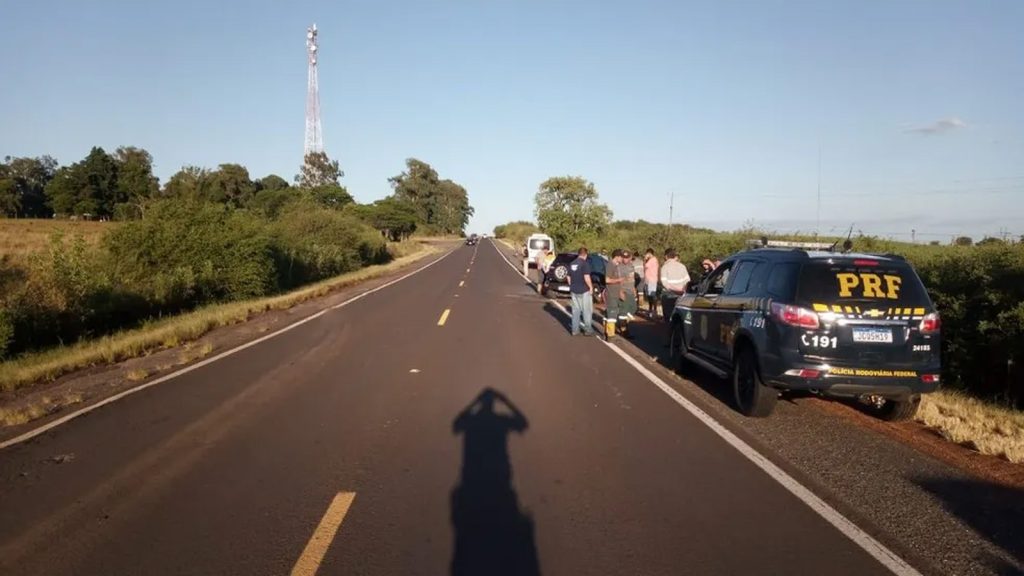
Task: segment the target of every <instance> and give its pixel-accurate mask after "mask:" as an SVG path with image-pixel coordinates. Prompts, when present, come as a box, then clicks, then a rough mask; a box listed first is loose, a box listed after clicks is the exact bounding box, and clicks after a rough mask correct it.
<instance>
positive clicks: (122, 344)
mask: <svg viewBox="0 0 1024 576" xmlns="http://www.w3.org/2000/svg"><path fill="white" fill-rule="evenodd" d="M418 246H419V248H418V249H417V250H415V251H414V252H411V253H408V254H406V255H405V256H401V257H399V258H397V259H395V260H394V261H392V262H390V263H388V264H383V265H379V266H370V267H367V268H363V269H361V270H357V271H355V272H351V273H348V274H342V275H340V276H336V277H334V278H330V279H328V280H324V281H321V282H318V283H316V284H311V285H309V286H306V287H304V288H300V289H298V290H294V291H292V292H289V293H286V294H282V295H279V296H272V297H268V298H259V299H254V300H246V301H241V302H232V303H228V304H218V305H213V306H208V307H205V308H202V309H199V310H196V311H193V312H190V313H187V314H182V315H180V316H175V317H171V318H166V319H163V320H160V321H157V322H153V323H151V324H149V325H146V326H143V327H141V328H137V329H135V330H128V331H124V332H119V333H116V334H112V335H110V336H105V337H103V338H99V339H96V340H90V341H85V342H80V343H78V344H75V345H72V346H66V347H61V348H55V349H51V350H47V351H43V352H38V353H31V354H27V355H25V356H22V357H19V358H16V359H12V360H9V361H7V362H3V363H0V390H4V391H11V390H16V389H19V388H24V387H27V386H31V385H33V384H35V383H37V382H43V381H52V380H55V379H57V378H59V377H60V376H63V375H64V374H68V373H70V372H73V371H75V370H81V369H83V368H89V367H92V366H100V365H107V364H113V363H116V362H120V361H123V360H127V359H129V358H137V357H140V356H144V355H146V354H149V353H151V352H153V351H156V350H161V349H167V348H174V347H177V346H179V345H181V344H183V343H188V342H192V341H194V340H196V339H198V338H199V337H201V336H202V335H204V334H206V333H208V332H210V331H211V330H214V329H215V328H219V327H222V326H229V325H232V324H237V323H240V322H244V321H246V320H247V319H249V318H250V317H251V316H253V315H255V314H259V313H262V312H267V311H271V310H285V309H288V308H291V307H292V306H295V305H297V304H299V303H302V302H305V301H308V300H311V299H313V298H318V297H320V296H324V295H326V294H328V293H330V292H333V291H335V290H338V289H340V288H344V287H346V286H351V285H353V284H357V283H359V282H363V281H366V280H370V279H372V278H377V277H379V276H383V275H385V274H388V273H390V272H392V271H394V270H397V269H399V268H401V267H402V266H405V265H407V264H409V263H410V262H413V261H415V260H418V259H420V258H422V257H424V256H426V255H429V254H431V253H434V252H437V251H438V249H437V248H435V247H431V246H428V245H426V244H418ZM403 250H404V251H408V250H410V248H409V247H408V246H405V247H403ZM212 351H213V348H212V346H211V345H209V344H205V345H204V346H202V347H198V348H197V347H189V348H188V349H185V350H183V351H182V358H181V360H182V362H183V363H184V362H189V361H191V360H194V359H197V358H201V357H203V356H206V355H208V354H210V353H211V352H212Z"/></svg>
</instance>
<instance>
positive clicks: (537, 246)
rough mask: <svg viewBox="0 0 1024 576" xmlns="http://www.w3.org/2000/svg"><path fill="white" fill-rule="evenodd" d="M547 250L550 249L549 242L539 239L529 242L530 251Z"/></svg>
mask: <svg viewBox="0 0 1024 576" xmlns="http://www.w3.org/2000/svg"><path fill="white" fill-rule="evenodd" d="M549 248H551V241H550V240H541V239H540V238H535V239H533V240H530V250H544V249H549Z"/></svg>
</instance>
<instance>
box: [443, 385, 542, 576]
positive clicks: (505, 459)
mask: <svg viewBox="0 0 1024 576" xmlns="http://www.w3.org/2000/svg"><path fill="white" fill-rule="evenodd" d="M527 426H528V423H527V420H526V417H525V416H524V415H523V414H522V412H520V411H519V409H518V408H516V407H515V405H513V404H512V402H511V401H509V399H508V398H506V397H505V395H504V394H502V393H501V392H498V391H496V390H493V389H491V388H486V389H484V390H483V391H482V392H481V393H480V394H479V395H478V396H477V397H476V398H475V399H474V400H473V402H472V403H471V404H470V405H469V406H468V407H466V409H465V410H463V411H462V412H461V413H460V414H459V415H458V416H457V417H456V418H455V421H454V422H453V423H452V430H453V433H454V434H456V435H458V434H461V435H462V436H463V444H462V446H463V448H462V473H461V475H460V478H459V484H458V485H457V486H456V487H455V488H454V489H453V490H452V494H451V520H452V527H453V529H454V530H455V552H454V554H453V557H452V565H451V569H452V576H478V575H485V574H487V575H496V576H504V575H507V576H539V575H540V565H539V562H538V558H537V546H536V543H535V541H534V530H533V519H532V518H530V517H529V516H528V515H526V514H524V513H523V512H522V511H520V509H519V501H518V498H517V496H516V492H515V490H514V489H513V488H512V464H511V462H510V461H509V454H508V436H509V433H511V432H518V433H523V432H525V431H526V428H527Z"/></svg>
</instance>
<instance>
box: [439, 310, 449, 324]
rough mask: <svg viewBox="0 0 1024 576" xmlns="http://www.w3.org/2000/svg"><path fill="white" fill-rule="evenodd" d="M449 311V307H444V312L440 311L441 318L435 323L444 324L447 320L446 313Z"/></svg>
mask: <svg viewBox="0 0 1024 576" xmlns="http://www.w3.org/2000/svg"><path fill="white" fill-rule="evenodd" d="M451 313H452V310H451V308H445V310H444V312H442V313H441V319H440V320H438V321H437V325H438V326H444V323H445V322H447V321H448V315H449V314H451Z"/></svg>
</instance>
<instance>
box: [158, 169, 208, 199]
mask: <svg viewBox="0 0 1024 576" xmlns="http://www.w3.org/2000/svg"><path fill="white" fill-rule="evenodd" d="M209 183H210V171H209V170H207V169H206V168H200V167H199V166H182V168H181V170H178V171H177V172H175V173H174V175H173V176H171V177H170V178H169V179H168V180H167V184H164V191H163V196H165V197H168V198H179V199H190V200H198V199H201V198H206V197H207V190H208V189H209Z"/></svg>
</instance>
